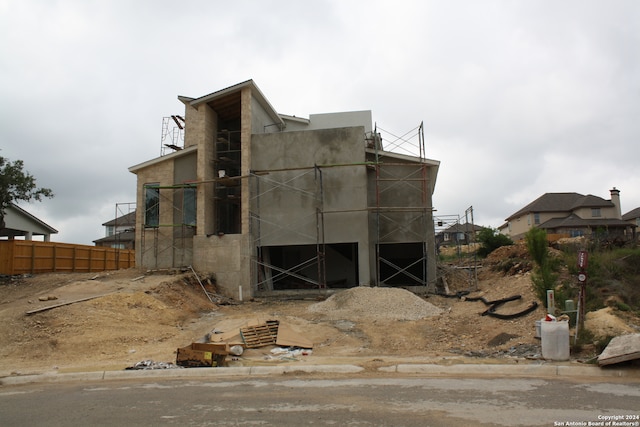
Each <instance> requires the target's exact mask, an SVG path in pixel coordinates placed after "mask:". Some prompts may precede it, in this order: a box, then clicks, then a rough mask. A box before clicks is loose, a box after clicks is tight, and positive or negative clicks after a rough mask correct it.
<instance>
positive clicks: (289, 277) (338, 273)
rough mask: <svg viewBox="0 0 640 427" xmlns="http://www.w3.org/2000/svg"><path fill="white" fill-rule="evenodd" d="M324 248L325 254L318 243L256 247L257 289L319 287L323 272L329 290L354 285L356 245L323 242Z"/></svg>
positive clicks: (355, 278) (356, 276)
mask: <svg viewBox="0 0 640 427" xmlns="http://www.w3.org/2000/svg"><path fill="white" fill-rule="evenodd" d="M323 248H324V257H323V256H322V253H321V251H319V250H318V249H319V248H318V246H317V245H290V246H262V247H258V248H257V254H258V272H257V273H258V277H257V279H258V286H257V289H258V290H259V291H260V290H265V291H268V290H274V291H278V290H290V289H319V288H320V283H319V280H318V277H322V274H324V275H325V281H326V287H327V288H329V289H331V288H333V289H337V288H351V287H354V286H357V285H358V283H359V282H358V244H357V243H334V244H325V245H323ZM323 259H324V262H323Z"/></svg>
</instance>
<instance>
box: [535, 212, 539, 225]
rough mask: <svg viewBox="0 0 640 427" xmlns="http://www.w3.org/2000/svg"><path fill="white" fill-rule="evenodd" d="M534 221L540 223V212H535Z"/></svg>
mask: <svg viewBox="0 0 640 427" xmlns="http://www.w3.org/2000/svg"><path fill="white" fill-rule="evenodd" d="M533 223H534V224H535V225H540V214H539V213H538V212H534V214H533Z"/></svg>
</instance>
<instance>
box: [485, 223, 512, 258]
mask: <svg viewBox="0 0 640 427" xmlns="http://www.w3.org/2000/svg"><path fill="white" fill-rule="evenodd" d="M478 241H479V242H480V245H481V246H480V249H478V256H479V257H482V258H484V257H486V256H487V255H489V254H490V253H491V252H493V251H495V250H496V249H498V248H499V247H501V246H509V245H513V241H512V240H511V239H510V238H509V236H506V235H504V234H501V233H500V232H498V230H496V229H493V228H483V229H482V230H480V232H479V233H478Z"/></svg>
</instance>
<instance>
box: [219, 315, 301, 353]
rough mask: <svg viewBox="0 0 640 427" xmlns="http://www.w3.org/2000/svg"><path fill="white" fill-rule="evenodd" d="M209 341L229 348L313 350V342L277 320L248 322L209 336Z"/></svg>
mask: <svg viewBox="0 0 640 427" xmlns="http://www.w3.org/2000/svg"><path fill="white" fill-rule="evenodd" d="M210 340H211V341H212V342H215V343H224V344H227V345H229V346H234V345H241V346H243V347H245V348H258V347H265V346H269V345H278V346H281V347H299V348H313V342H311V341H310V340H308V339H307V338H305V337H304V336H302V335H301V334H299V333H297V332H296V331H294V330H293V329H292V328H291V327H290V326H288V325H286V324H283V323H281V322H280V321H278V320H266V321H261V320H258V319H254V320H250V321H247V322H246V323H245V324H244V325H243V326H241V327H240V328H239V329H238V330H231V331H229V332H224V333H222V334H213V335H210Z"/></svg>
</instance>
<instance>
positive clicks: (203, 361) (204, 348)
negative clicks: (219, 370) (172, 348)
mask: <svg viewBox="0 0 640 427" xmlns="http://www.w3.org/2000/svg"><path fill="white" fill-rule="evenodd" d="M229 353H230V351H229V346H228V345H227V344H211V343H195V342H194V343H192V344H191V345H189V346H187V347H182V348H179V349H178V352H177V354H176V365H180V366H184V367H190V368H198V367H217V366H224V362H225V359H226V357H227V355H228V354H229Z"/></svg>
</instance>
